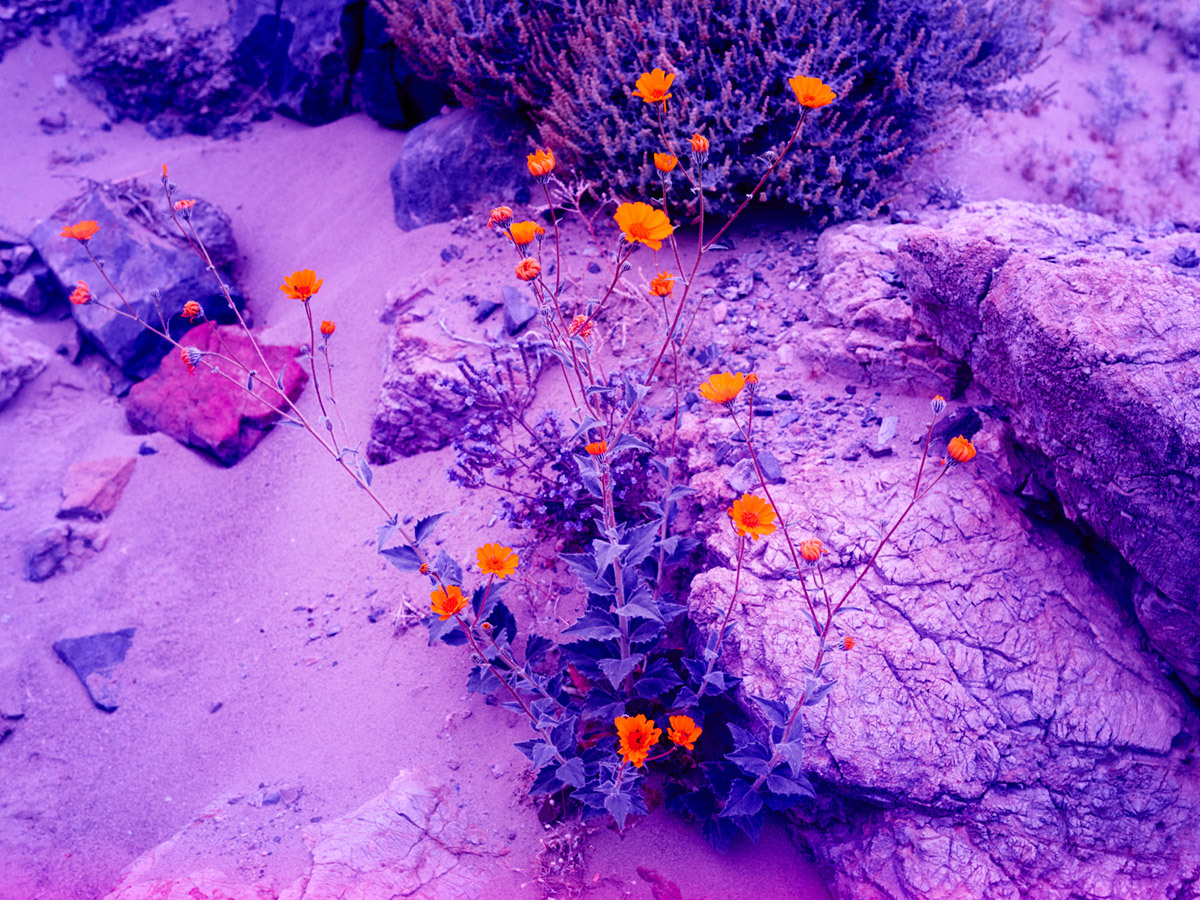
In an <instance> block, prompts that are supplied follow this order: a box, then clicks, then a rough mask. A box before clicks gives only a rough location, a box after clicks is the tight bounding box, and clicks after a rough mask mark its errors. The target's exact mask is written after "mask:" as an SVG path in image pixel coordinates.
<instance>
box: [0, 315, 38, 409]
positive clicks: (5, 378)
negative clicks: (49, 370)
mask: <svg viewBox="0 0 1200 900" xmlns="http://www.w3.org/2000/svg"><path fill="white" fill-rule="evenodd" d="M49 359H50V351H49V350H47V349H46V347H45V346H43V345H42V344H39V343H37V342H35V341H29V340H24V339H22V338H19V337H17V333H16V330H15V329H14V328H12V326H11V325H9V324H8V323H7V322H5V321H4V319H3V318H0V408H3V407H4V405H5V404H6V403H8V401H9V400H11V399H12V398H13V397H15V396H16V394H17V391H19V390H20V389H21V388H22V387H23V386H24V385H25V384H26V383H27V382H29V381H32V380H33V379H34V378H36V377H37V376H38V375H40V374H41V372H42V370H43V369H44V368H46V363H47V362H48V361H49Z"/></svg>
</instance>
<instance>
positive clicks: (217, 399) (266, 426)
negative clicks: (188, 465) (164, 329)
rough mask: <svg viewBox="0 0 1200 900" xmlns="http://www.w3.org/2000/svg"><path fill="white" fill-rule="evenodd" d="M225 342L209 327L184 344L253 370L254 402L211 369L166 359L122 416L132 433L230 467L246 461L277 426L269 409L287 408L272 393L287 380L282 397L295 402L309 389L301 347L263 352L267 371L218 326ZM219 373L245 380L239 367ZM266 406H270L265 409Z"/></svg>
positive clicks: (233, 332) (245, 344) (245, 342)
mask: <svg viewBox="0 0 1200 900" xmlns="http://www.w3.org/2000/svg"><path fill="white" fill-rule="evenodd" d="M220 333H221V338H222V339H223V341H224V347H221V346H220V342H219V341H218V339H217V336H216V334H215V332H214V330H213V327H212V326H211V325H207V324H205V325H197V326H196V327H195V328H193V329H192V330H191V331H189V332H188V333H187V334H186V335H185V336H184V337H183V338H182V339H181V340H180V343H181V344H183V345H184V346H185V347H186V346H191V347H195V348H197V349H198V350H200V351H203V352H214V353H215V352H220V353H223V354H226V355H228V354H232V355H233V356H234V358H236V359H238V360H239V361H241V362H242V363H244V364H245V365H246V366H247V367H248V368H249V369H252V370H257V371H258V375H257V377H256V379H255V381H254V388H253V391H254V395H255V396H254V397H251V396H249V395H248V394H247V392H246V391H245V390H242V389H241V388H240V387H238V386H237V385H235V384H232V383H230V382H229V381H228V380H226V379H225V378H222V377H221V376H220V375H218V374H216V373H214V372H211V371H209V367H208V365H207V361H203V360H202V362H201V364H200V365H199V366H197V367H196V370H195V371H194V372H188V369H187V366H186V365H185V364H184V362H183V360H182V359H180V357H179V354H178V353H171V354H168V355H167V357H166V358H165V359H164V360H163V364H162V368H160V369H159V370H158V372H156V373H155V374H154V375H152V376H150V377H149V378H147V379H146V380H145V381H143V382H141V383H140V384H136V385H134V386H133V390H131V391H130V392H129V399H128V400H127V401H126V405H125V415H126V417H127V418H128V419H129V424H130V425H131V426H132V427H133V429H134V430H135V431H138V432H141V433H147V432H151V431H161V432H163V433H164V434H168V435H170V436H171V437H173V438H175V440H177V441H179V442H180V443H183V444H187V445H188V446H190V447H195V448H197V449H198V450H203V451H204V452H206V453H209V454H211V455H212V456H214V457H216V459H217V460H218V461H219V462H220V463H221V464H222V465H225V466H232V465H233V464H234V463H236V462H237V461H238V460H239V459H241V458H242V457H243V456H245V455H246V454H247V453H249V452H250V451H251V450H253V449H254V447H255V446H256V445H257V444H258V442H259V441H261V440H262V439H263V437H264V436H265V435H266V433H267V432H268V431H270V429H271V427H272V425H273V424H274V423H275V422H276V421H278V419H279V415H278V413H277V412H276V411H275V410H274V409H272V408H271V407H272V406H277V405H278V404H280V403H281V402H282V400H281V398H280V397H279V395H278V393H277V391H276V390H275V388H274V387H273V385H274V384H275V380H276V378H277V377H280V376H282V385H283V392H284V393H285V394H286V395H287V396H288V398H289V399H291V400H293V401H294V400H296V398H298V397H299V396H300V393H301V391H303V390H304V385H305V383H306V382H307V381H308V373H307V372H306V371H305V370H304V369H303V368H302V367H301V365H300V364H299V363H298V362H296V355H297V353H299V348H298V347H282V346H263V347H262V350H263V355H264V356H265V357H266V360H267V364H268V366H269V368H270V371H266V369H265V367H264V366H263V364H262V360H260V359H259V358H258V354H257V353H255V351H254V349H253V348H252V347H251V345H250V341H249V339H248V338H247V337H246V336H245V334H244V333H243V332H242V331H241V329H240V328H238V327H236V326H232V325H231V326H220ZM217 364H218V365H219V366H220V368H221V370H222V371H223V372H225V373H226V374H228V375H230V376H231V377H232V378H235V379H237V380H238V381H239V382H242V381H244V378H245V376H244V375H243V374H242V373H241V370H239V369H237V368H236V367H235V366H233V365H231V364H229V363H227V362H222V361H217ZM261 398H265V399H266V400H267V401H269V403H270V404H271V405H268V403H267V402H263V399H261Z"/></svg>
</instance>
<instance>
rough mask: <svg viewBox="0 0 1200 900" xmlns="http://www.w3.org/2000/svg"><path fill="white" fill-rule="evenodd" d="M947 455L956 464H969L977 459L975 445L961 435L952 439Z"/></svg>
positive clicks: (947, 447)
mask: <svg viewBox="0 0 1200 900" xmlns="http://www.w3.org/2000/svg"><path fill="white" fill-rule="evenodd" d="M946 453H947V454H948V455H949V456H950V458H951V459H952V460H954V461H955V462H956V463H968V462H970V461H971V460H973V459H974V458H975V445H974V444H972V443H971V442H970V441H968V440H967V439H966V438H965V437H963V436H962V435H961V434H960V435H959V436H958V437H956V438H951V439H950V443H949V444H948V445H947V446H946Z"/></svg>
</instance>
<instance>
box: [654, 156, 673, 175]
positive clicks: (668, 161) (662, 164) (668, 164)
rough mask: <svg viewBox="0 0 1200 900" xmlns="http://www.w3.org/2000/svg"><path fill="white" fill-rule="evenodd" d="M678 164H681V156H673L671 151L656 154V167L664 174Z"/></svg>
mask: <svg viewBox="0 0 1200 900" xmlns="http://www.w3.org/2000/svg"><path fill="white" fill-rule="evenodd" d="M677 165H679V157H677V156H672V155H671V154H670V153H655V154H654V168H656V169H658V171H660V172H662V173H663V174H664V175H665V174H666V173H667V172H670V171H671V170H672V169H674V168H675V167H676V166H677Z"/></svg>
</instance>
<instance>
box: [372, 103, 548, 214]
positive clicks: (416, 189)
mask: <svg viewBox="0 0 1200 900" xmlns="http://www.w3.org/2000/svg"><path fill="white" fill-rule="evenodd" d="M531 140H532V138H530V137H529V134H528V131H527V129H526V128H525V127H524V126H523V125H521V124H520V123H519V122H518V121H516V120H514V119H509V118H504V117H501V116H500V115H499V114H496V113H491V112H486V111H484V110H478V109H456V110H453V111H452V112H448V113H446V114H444V115H441V116H438V117H437V118H436V119H430V120H429V121H428V122H424V123H423V124H421V125H418V126H417V127H416V128H414V129H413V130H412V131H410V132H409V134H408V137H407V138H406V139H405V141H404V146H403V147H401V149H400V157H399V158H398V159H397V160H396V164H395V166H393V167H392V175H391V184H392V202H393V204H394V206H395V215H396V224H397V225H399V226H400V227H401V228H402V229H404V230H405V231H411V230H412V229H414V228H420V227H421V226H422V225H429V224H431V223H433V222H448V221H450V220H451V219H455V218H458V217H459V216H465V215H467V214H468V213H470V212H471V211H472V210H473V209H476V208H480V207H483V206H488V207H491V206H500V205H510V206H516V205H517V204H524V203H528V202H529V201H530V197H531V196H532V195H531V193H530V184H531V183H532V179H531V178H530V177H529V173H528V172H527V171H526V168H525V156H526V154H528V153H530V152H532V149H533V148H532V144H531V143H530V142H531ZM535 200H536V198H535Z"/></svg>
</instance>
